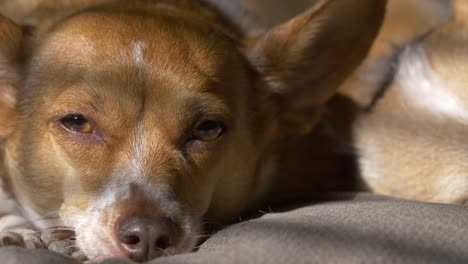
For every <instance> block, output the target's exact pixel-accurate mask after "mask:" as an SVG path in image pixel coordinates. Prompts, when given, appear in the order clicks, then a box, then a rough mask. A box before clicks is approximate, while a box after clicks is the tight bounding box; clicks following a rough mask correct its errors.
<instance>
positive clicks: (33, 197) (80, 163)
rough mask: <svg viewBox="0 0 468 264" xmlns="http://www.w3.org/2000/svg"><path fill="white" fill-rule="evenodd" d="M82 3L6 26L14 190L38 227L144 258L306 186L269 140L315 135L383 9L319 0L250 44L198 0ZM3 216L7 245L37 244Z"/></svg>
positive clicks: (0, 25) (2, 23)
mask: <svg viewBox="0 0 468 264" xmlns="http://www.w3.org/2000/svg"><path fill="white" fill-rule="evenodd" d="M21 2H22V1H19V3H21ZM47 2H48V1H45V2H44V3H47ZM81 2H82V3H83V6H82V7H77V6H72V7H69V9H67V8H64V10H62V9H57V8H55V9H54V8H49V9H47V8H46V9H44V10H49V11H50V10H52V11H54V12H52V13H51V14H49V15H48V14H44V13H40V14H39V15H36V16H31V15H30V14H29V15H28V16H27V17H28V19H27V23H28V24H29V25H30V26H31V25H32V26H33V27H35V28H34V29H31V27H28V30H25V29H24V28H22V27H20V26H17V25H16V24H15V23H13V22H12V21H10V20H9V19H7V18H3V17H2V18H1V20H0V36H1V42H0V84H1V86H0V102H1V103H0V117H1V120H0V125H1V126H0V136H1V138H2V142H3V145H2V155H3V162H4V164H3V165H4V167H2V172H3V174H2V176H3V179H4V188H5V189H6V190H8V191H9V192H10V193H11V195H12V196H13V197H14V199H15V200H16V201H17V203H18V205H19V208H20V212H21V214H22V215H23V216H24V217H25V218H26V219H28V220H29V221H32V224H33V225H34V227H35V228H37V229H39V230H42V229H44V228H47V227H50V226H54V225H65V226H68V227H70V228H73V229H75V230H76V234H77V237H76V239H77V244H78V246H79V247H80V248H81V249H82V250H83V252H84V253H85V254H86V255H87V256H88V257H89V258H90V259H92V260H99V259H104V258H108V257H115V256H120V257H129V258H131V259H133V260H135V261H144V260H148V259H152V258H155V257H158V256H161V255H165V254H177V253H181V252H187V251H190V250H191V249H192V247H193V245H194V243H195V242H196V238H197V234H199V232H200V229H199V226H200V223H201V221H202V219H208V220H209V221H216V222H226V221H229V220H231V219H233V218H235V217H236V216H238V215H239V213H240V212H241V211H242V210H245V209H247V208H249V207H252V206H254V205H255V204H256V203H258V202H261V201H264V200H265V199H267V198H266V197H265V194H266V193H267V192H268V191H271V190H272V189H271V188H270V187H271V186H273V185H274V182H275V181H276V182H280V181H287V182H288V181H297V178H294V177H291V175H290V174H289V172H288V171H287V170H284V169H283V170H278V171H279V172H280V173H277V172H276V170H273V169H274V168H275V166H277V165H278V164H281V166H283V167H284V168H286V167H304V168H306V167H308V162H309V161H308V160H307V159H305V158H300V159H297V158H289V159H287V160H278V159H277V157H279V155H280V154H281V153H278V149H277V148H276V147H275V146H276V145H277V143H278V142H284V140H285V139H287V138H289V137H291V136H293V135H298V134H303V133H306V132H308V131H310V130H311V129H312V128H313V127H314V125H315V123H316V122H317V120H318V119H319V117H320V115H321V112H322V110H323V106H324V104H325V103H326V101H327V100H328V99H329V98H330V97H331V96H332V95H333V94H334V92H335V91H336V89H337V88H338V86H339V85H340V84H341V83H342V81H343V80H344V79H345V78H346V77H347V76H348V74H350V73H351V72H352V71H353V70H354V69H355V67H356V66H357V65H358V64H359V63H360V62H361V60H362V59H363V58H364V57H365V56H366V53H367V51H368V49H369V48H370V46H371V43H372V41H373V39H374V37H375V36H376V33H377V31H378V29H379V26H380V24H381V20H382V17H383V13H384V9H385V1H377V0H361V1H354V0H334V1H333V0H329V1H319V2H318V3H317V4H316V5H314V7H312V8H311V9H310V10H308V11H306V12H305V13H303V14H301V15H299V16H297V17H295V18H293V19H291V20H290V21H289V22H287V23H285V24H282V25H280V26H277V27H275V28H273V29H272V30H270V31H268V32H266V33H264V34H262V35H258V36H256V37H252V38H250V37H247V36H246V34H245V32H243V31H241V30H240V29H239V28H238V27H236V21H234V20H232V19H227V18H232V17H234V16H229V15H228V14H223V13H222V11H219V10H222V8H220V9H216V8H215V7H213V6H212V5H209V4H205V3H203V2H199V1H195V0H193V1H189V0H179V1H175V0H174V1H169V0H155V1H148V0H147V1H145V0H134V1H117V0H115V1H114V0H108V1H99V2H103V4H102V5H94V4H93V5H91V4H90V3H94V2H95V1H81ZM37 3H39V2H37ZM49 3H53V4H57V3H61V2H60V1H51V2H49ZM38 5H39V7H40V6H41V5H40V4H38ZM36 7H37V6H36ZM36 7H35V8H36ZM61 7H66V5H64V6H61ZM84 7H86V8H84ZM8 8H9V9H8V10H12V8H13V7H11V6H9V7H8ZM37 8H38V7H37ZM37 8H36V9H35V10H39V9H40V8H39V9H37ZM76 10H78V11H76ZM0 11H1V10H0ZM20 11H21V10H20ZM20 11H18V13H15V15H14V17H13V18H14V19H15V21H16V22H17V23H21V19H23V18H24V17H25V16H23V15H21V13H22V12H20ZM56 11H58V12H56ZM44 12H45V11H44ZM3 13H4V15H5V14H6V15H8V14H7V13H5V12H3ZM12 14H13V13H12ZM316 187H319V186H313V185H310V186H309V188H307V189H308V190H313V189H314V188H316ZM273 191H274V190H273ZM5 213H8V212H5ZM7 219H11V218H8V217H4V219H2V221H3V227H4V229H3V230H10V232H6V233H3V237H2V240H1V241H2V243H3V244H9V243H10V244H16V245H20V246H27V247H40V246H41V241H39V240H38V239H37V237H36V236H35V233H31V232H27V231H24V230H22V231H20V230H13V229H11V228H12V227H11V225H12V224H14V223H16V222H14V221H13V223H9V222H8V221H10V220H8V221H6V220H7ZM15 221H16V220H15ZM8 224H10V226H9V225H8ZM11 230H13V231H15V232H11Z"/></svg>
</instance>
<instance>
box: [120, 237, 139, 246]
mask: <svg viewBox="0 0 468 264" xmlns="http://www.w3.org/2000/svg"><path fill="white" fill-rule="evenodd" d="M121 242H122V243H124V244H126V245H130V246H131V245H136V244H138V243H140V238H139V237H138V236H135V235H129V236H123V237H122V238H121Z"/></svg>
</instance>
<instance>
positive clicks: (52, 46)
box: [40, 13, 239, 86]
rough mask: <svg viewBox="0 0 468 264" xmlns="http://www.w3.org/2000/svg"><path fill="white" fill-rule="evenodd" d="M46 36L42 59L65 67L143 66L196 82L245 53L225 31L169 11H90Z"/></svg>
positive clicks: (160, 74) (158, 75)
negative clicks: (114, 12)
mask: <svg viewBox="0 0 468 264" xmlns="http://www.w3.org/2000/svg"><path fill="white" fill-rule="evenodd" d="M45 42H46V43H45V44H44V45H43V47H42V50H41V55H40V57H41V58H42V61H47V62H53V63H54V64H55V65H62V66H66V67H60V68H62V69H65V68H66V69H70V68H73V67H76V68H81V69H84V70H85V71H87V70H89V71H94V72H95V73H98V72H103V73H109V72H114V73H115V74H117V73H118V74H122V73H123V72H130V73H135V71H138V70H141V71H144V73H145V74H146V75H147V76H149V77H154V78H162V77H164V76H163V75H166V76H165V77H176V78H177V77H178V78H179V79H180V80H179V81H181V82H184V81H186V82H189V83H190V85H192V86H194V84H196V83H197V82H206V81H207V79H213V80H215V79H219V78H220V77H219V75H220V74H222V71H224V70H225V68H226V65H228V64H230V65H231V66H230V67H232V65H233V64H236V63H235V62H233V61H235V60H238V58H239V56H238V54H237V48H236V44H235V43H234V42H233V41H232V40H231V39H229V38H228V37H227V36H225V35H223V33H222V32H219V31H217V30H216V29H215V28H209V27H208V28H203V25H202V24H200V25H197V23H193V24H190V23H189V22H188V21H184V20H183V19H180V17H173V16H171V15H168V14H158V15H154V14H152V15H149V16H144V15H143V16H132V15H126V14H112V13H110V14H108V13H85V14H81V15H79V16H76V17H73V18H71V19H69V21H65V22H64V23H63V25H59V26H58V27H56V29H55V30H54V31H52V33H51V34H50V37H49V38H48V39H47V41H45ZM237 64H238V63H237ZM123 69H126V70H123ZM173 79H174V78H173ZM195 86H196V85H195ZM199 86H203V85H202V84H201V83H200V84H199Z"/></svg>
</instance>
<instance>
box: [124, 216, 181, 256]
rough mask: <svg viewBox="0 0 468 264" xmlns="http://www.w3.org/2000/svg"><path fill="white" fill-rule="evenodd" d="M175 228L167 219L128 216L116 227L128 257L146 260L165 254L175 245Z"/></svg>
mask: <svg viewBox="0 0 468 264" xmlns="http://www.w3.org/2000/svg"><path fill="white" fill-rule="evenodd" d="M176 236H177V230H176V228H175V225H174V223H172V221H170V220H167V219H159V220H154V219H149V218H144V217H137V216H134V217H129V218H127V219H125V220H124V221H122V222H121V223H120V225H119V228H118V238H119V240H120V243H121V245H122V247H123V248H124V250H125V251H126V253H127V255H128V256H129V258H130V259H131V260H133V261H137V262H143V261H148V260H151V259H154V258H157V257H160V256H163V255H167V254H168V251H171V249H173V248H174V247H175V240H176Z"/></svg>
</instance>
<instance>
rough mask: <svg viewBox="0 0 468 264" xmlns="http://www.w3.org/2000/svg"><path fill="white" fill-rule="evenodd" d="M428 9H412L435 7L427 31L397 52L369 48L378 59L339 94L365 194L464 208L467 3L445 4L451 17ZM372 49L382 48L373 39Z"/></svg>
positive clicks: (467, 200) (467, 198)
mask: <svg viewBox="0 0 468 264" xmlns="http://www.w3.org/2000/svg"><path fill="white" fill-rule="evenodd" d="M420 2H422V1H420ZM429 2H431V1H424V3H419V6H417V7H418V8H419V10H424V9H425V8H426V9H427V8H429V7H430V6H431V5H433V6H439V8H436V9H434V10H432V11H433V12H430V14H431V16H428V17H432V21H431V23H434V24H432V25H431V24H430V23H427V24H426V25H428V26H429V27H427V28H426V29H424V28H423V27H421V28H419V29H418V30H417V31H414V33H415V34H413V36H412V37H410V36H411V35H408V38H407V40H408V41H406V40H405V39H404V38H402V39H403V40H404V41H402V42H400V43H398V42H397V45H396V48H393V49H387V51H385V49H379V48H378V47H376V48H373V51H372V52H371V55H372V54H374V55H378V56H374V57H371V58H370V60H368V61H367V64H366V66H364V67H362V68H360V69H359V70H358V71H357V72H356V75H353V78H354V80H353V81H351V82H345V85H344V86H343V87H342V88H341V93H342V94H344V95H345V96H346V97H347V98H350V99H351V100H352V101H353V103H354V104H355V105H356V106H357V109H359V110H358V111H357V114H356V116H354V118H353V119H354V121H353V123H352V124H351V134H352V141H353V145H354V147H355V149H356V151H357V153H358V154H357V155H358V164H359V174H360V177H361V178H362V180H363V183H364V184H365V185H366V187H367V189H368V190H370V191H372V192H375V193H380V194H385V195H391V196H396V197H400V198H405V199H414V200H421V201H428V202H439V203H451V204H461V205H468V176H467V174H466V169H465V165H464V163H465V161H464V160H465V156H467V154H466V151H465V150H464V142H465V141H466V140H465V139H464V134H465V131H466V130H467V126H466V124H467V120H468V119H467V117H468V105H467V104H468V101H467V95H468V92H467V91H466V90H465V89H463V86H464V84H465V83H466V77H465V76H466V74H465V73H464V72H463V69H464V68H465V61H466V45H467V44H468V39H467V38H466V31H467V30H468V27H467V26H466V25H467V22H468V21H467V19H466V18H467V15H468V11H467V10H468V3H467V2H466V1H462V0H461V1H460V0H454V1H452V2H451V4H452V7H453V15H452V16H450V12H447V11H446V10H447V8H444V6H441V4H448V3H449V2H448V1H447V2H445V3H443V2H441V1H432V3H429ZM448 7H450V6H448ZM413 15H414V13H412V14H410V16H413ZM447 19H448V21H446V20H447ZM393 25H395V24H393ZM433 26H435V27H433ZM385 27H386V26H385V25H384V27H383V28H385ZM400 28H401V27H400ZM379 45H380V46H383V45H384V43H382V42H381V41H379V38H378V39H377V41H376V46H379ZM387 46H388V44H387ZM391 50H393V51H391ZM382 66H383V67H382ZM365 76H367V77H365ZM356 87H366V88H365V89H366V90H364V89H359V88H356ZM366 95H367V99H366ZM369 95H370V96H369ZM369 99H370V100H369Z"/></svg>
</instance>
